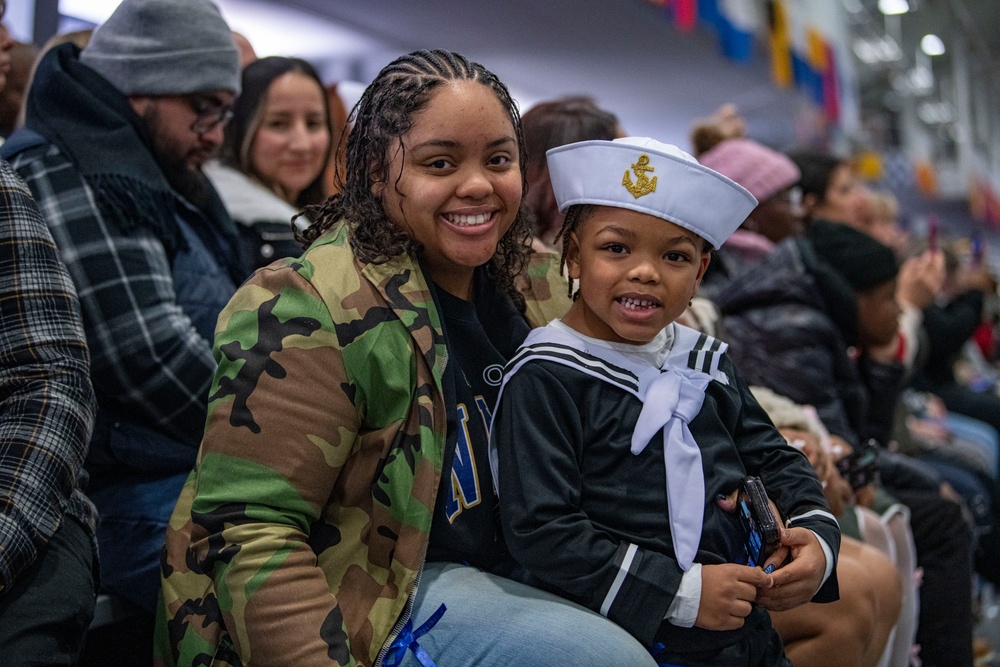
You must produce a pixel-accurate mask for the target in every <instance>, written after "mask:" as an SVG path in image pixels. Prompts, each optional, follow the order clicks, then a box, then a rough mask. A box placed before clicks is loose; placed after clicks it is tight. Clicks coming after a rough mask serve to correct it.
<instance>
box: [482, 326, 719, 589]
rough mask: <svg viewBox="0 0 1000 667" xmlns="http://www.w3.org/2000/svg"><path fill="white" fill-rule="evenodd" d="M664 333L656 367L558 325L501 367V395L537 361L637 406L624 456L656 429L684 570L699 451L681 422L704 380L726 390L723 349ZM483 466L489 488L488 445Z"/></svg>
mask: <svg viewBox="0 0 1000 667" xmlns="http://www.w3.org/2000/svg"><path fill="white" fill-rule="evenodd" d="M667 329H669V331H665V332H663V333H664V335H665V338H664V339H663V341H664V343H665V344H666V345H668V346H669V349H668V351H667V353H666V355H665V357H664V358H663V362H662V363H661V365H660V366H659V367H657V366H655V365H652V364H650V363H649V361H648V355H649V353H650V352H653V353H654V354H656V353H657V350H650V349H637V350H636V353H632V352H630V351H628V350H626V352H627V353H623V352H621V351H619V350H618V349H614V348H613V347H612V345H614V344H613V343H608V342H605V341H595V340H594V339H590V338H587V337H586V336H582V335H581V334H579V333H577V332H576V331H574V330H572V329H570V328H569V327H567V326H565V325H564V324H562V323H561V322H558V323H556V322H553V323H551V324H549V325H548V326H545V327H542V328H540V329H535V330H533V331H532V332H531V333H529V334H528V337H527V338H526V339H525V341H524V344H523V345H521V347H520V349H519V350H518V352H517V354H515V355H514V358H513V359H511V360H510V362H509V363H508V364H507V367H506V369H505V372H504V379H503V384H501V386H500V395H501V396H502V395H503V389H504V387H505V386H506V385H507V381H508V380H509V379H510V377H511V376H512V375H513V374H514V373H516V372H517V371H518V369H520V368H521V366H523V365H524V364H526V363H528V362H529V361H532V360H540V359H542V360H546V361H552V362H555V363H560V364H563V365H566V366H571V367H574V368H576V369H578V370H580V371H581V372H583V373H586V374H588V375H591V376H593V377H595V378H598V379H600V380H603V381H605V382H610V383H611V384H614V385H616V386H619V387H621V388H622V389H625V390H626V391H628V392H629V393H631V394H633V395H634V396H635V397H636V398H638V399H639V400H640V401H642V404H643V405H642V410H641V411H640V413H639V419H638V420H637V421H636V424H635V428H634V430H633V432H632V446H631V451H632V453H633V454H635V455H638V454H640V453H642V452H643V450H645V449H646V446H647V445H648V444H649V441H650V440H651V439H652V438H653V436H654V435H656V433H657V432H658V431H661V430H662V431H663V458H664V463H665V467H666V473H667V484H666V486H667V506H668V509H669V519H670V532H671V537H672V540H673V543H674V552H675V556H676V558H677V562H678V564H679V565H680V567H681V569H682V570H684V571H687V570H688V569H689V568H690V567H691V564H692V563H693V562H694V557H695V556H696V555H697V553H698V545H699V543H700V542H701V529H702V522H703V519H704V510H705V476H704V471H703V469H702V465H701V450H700V449H699V448H698V443H697V442H695V440H694V436H692V435H691V431H690V429H689V428H688V423H689V422H690V421H691V420H692V419H694V417H695V415H697V414H698V412H699V411H700V410H701V405H702V403H703V401H704V399H705V389H706V388H707V387H708V383H709V382H711V381H712V380H716V381H718V382H721V383H722V384H729V379H728V378H727V377H726V374H725V373H723V372H722V371H720V370H719V360H720V359H721V358H722V355H723V353H725V351H726V349H727V347H728V346H727V345H726V344H725V343H723V342H722V341H720V340H717V339H715V338H712V337H711V336H707V335H705V334H703V333H700V332H698V331H695V330H693V329H689V328H688V327H685V326H682V325H680V324H677V323H672V324H670V325H669V326H668V327H667ZM668 341H672V344H670V343H669V342H668ZM637 347H638V346H637ZM661 349H662V348H661ZM658 356H659V355H658ZM497 400H498V402H499V397H498V399H497ZM494 414H495V413H494ZM490 464H491V467H492V468H493V479H494V484H496V479H497V461H496V447H495V446H494V445H493V444H492V443H491V444H490ZM497 492H498V494H499V489H498V490H497Z"/></svg>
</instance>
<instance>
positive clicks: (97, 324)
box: [3, 0, 247, 632]
mask: <svg viewBox="0 0 1000 667" xmlns="http://www.w3.org/2000/svg"><path fill="white" fill-rule="evenodd" d="M239 82H240V78H239V56H238V53H237V50H236V47H235V46H234V45H233V39H232V34H231V32H230V30H229V27H228V26H227V25H226V23H225V21H224V20H223V18H222V16H221V15H220V14H219V11H218V9H216V7H215V5H213V4H212V3H211V2H210V1H209V0H125V1H124V2H122V3H121V5H119V7H118V9H117V10H115V12H114V14H112V16H111V17H110V18H109V19H108V21H107V22H106V23H105V24H104V25H103V26H101V27H100V28H98V29H97V31H96V32H95V33H94V36H93V38H92V40H91V41H90V43H89V45H88V46H87V48H86V49H84V50H83V51H82V52H80V50H79V49H78V48H77V47H76V46H74V45H72V44H63V45H60V46H58V47H56V48H54V49H52V50H51V51H49V52H48V53H47V54H46V55H45V56H44V58H43V59H42V61H41V63H40V65H39V67H38V71H37V74H36V78H35V80H34V82H33V84H32V86H31V92H30V94H29V99H28V105H27V117H26V127H25V129H24V130H22V131H19V132H17V133H15V134H14V135H12V136H11V137H10V139H8V141H7V143H6V144H5V145H4V147H3V156H4V157H5V158H6V159H8V160H9V161H10V163H11V165H12V166H13V167H14V168H15V169H16V170H17V171H18V172H19V173H20V175H21V176H22V177H23V178H24V180H25V181H26V182H27V183H28V186H29V187H30V188H31V191H32V193H33V195H34V197H35V199H36V200H37V201H38V204H39V208H40V209H41V212H42V215H43V217H44V218H45V222H46V223H47V225H48V227H49V229H50V230H51V231H52V235H53V237H54V238H55V241H56V246H57V247H58V249H59V253H60V256H61V258H62V260H63V261H64V262H65V263H66V265H67V267H68V268H69V272H70V275H71V277H72V279H73V282H74V283H75V285H76V289H77V291H78V293H79V296H80V304H81V309H82V312H83V322H84V328H85V333H86V338H87V345H88V347H89V349H90V354H91V377H92V380H93V384H94V389H95V393H96V395H97V402H98V414H97V420H96V424H95V427H94V435H93V437H92V439H91V442H90V451H89V454H88V457H87V460H86V469H87V471H88V472H89V473H90V485H89V487H88V489H87V494H88V496H89V497H90V498H91V499H92V500H93V501H94V503H95V504H96V505H97V508H98V511H99V513H100V523H99V525H98V541H99V544H100V556H101V591H102V592H104V593H112V594H115V595H117V596H119V597H124V598H126V599H128V600H129V601H131V602H132V603H134V605H136V606H137V607H138V608H140V609H141V610H143V612H145V614H147V616H146V617H144V618H148V619H150V621H149V625H148V626H144V627H143V628H141V629H137V630H135V632H146V631H147V629H150V630H151V627H152V622H151V618H152V613H153V610H154V606H155V601H156V591H157V590H158V587H159V551H160V548H161V546H162V543H163V535H164V531H165V526H166V522H167V519H168V517H169V515H170V512H171V510H172V508H173V505H174V502H175V501H176V498H177V495H178V494H179V492H180V488H181V486H182V485H183V482H184V479H185V476H186V475H187V473H188V471H189V470H190V469H191V467H192V466H193V463H194V460H195V455H196V453H197V448H198V445H199V442H200V440H201V436H202V430H203V427H204V421H205V413H206V397H207V396H208V391H209V385H210V383H211V380H212V375H213V372H214V369H215V363H214V361H213V358H212V349H211V345H212V336H213V331H214V328H215V320H216V317H217V315H218V313H219V311H220V310H221V309H222V307H223V306H224V305H225V304H226V303H227V301H228V300H229V298H230V297H231V296H232V294H233V292H234V291H235V285H237V284H239V283H240V282H242V280H243V279H244V278H245V277H246V275H247V271H246V270H245V269H244V267H243V263H242V262H241V260H240V258H239V257H238V256H237V251H236V248H237V247H238V246H237V243H236V234H237V233H236V230H235V227H234V226H233V223H232V221H231V220H230V219H229V217H228V215H227V214H226V213H225V210H224V208H223V206H222V204H221V202H220V200H219V198H218V196H217V195H216V193H215V191H214V190H213V189H212V187H211V185H210V184H209V182H208V180H207V179H206V178H205V176H204V175H203V174H202V171H201V168H202V165H203V164H204V163H205V161H206V160H208V159H209V158H210V157H211V156H212V155H213V153H214V152H215V151H216V149H217V148H218V146H219V145H220V144H221V143H222V131H223V126H224V125H225V123H226V121H227V120H229V118H230V116H231V113H232V112H231V107H232V104H233V100H234V98H235V96H236V95H237V94H238V92H239Z"/></svg>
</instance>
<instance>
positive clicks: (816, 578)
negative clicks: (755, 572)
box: [702, 528, 826, 611]
mask: <svg viewBox="0 0 1000 667" xmlns="http://www.w3.org/2000/svg"><path fill="white" fill-rule="evenodd" d="M781 544H782V546H783V547H787V548H788V549H789V551H790V553H791V555H792V562H790V563H788V564H787V565H785V566H784V567H781V568H779V569H777V570H775V571H774V572H773V573H772V574H771V576H770V579H771V583H772V585H771V586H770V587H769V588H768V587H765V588H761V590H760V593H759V595H758V596H757V602H758V603H760V604H761V605H763V606H764V607H765V608H766V609H769V610H770V611H786V610H788V609H794V608H795V607H798V606H799V605H801V604H805V603H806V602H809V600H811V599H812V596H813V595H815V593H816V590H817V589H818V588H819V585H820V582H821V581H822V579H823V573H824V572H825V571H826V557H825V555H824V554H823V547H821V546H820V545H819V539H817V537H816V535H815V534H814V533H813V532H812V531H811V530H807V529H805V528H787V529H783V530H782V531H781ZM779 551H783V549H779ZM776 556H777V554H776V555H775V556H772V557H771V558H770V559H768V563H771V562H772V561H773V559H774V558H775V557H776ZM702 577H704V568H702ZM703 588H704V585H703Z"/></svg>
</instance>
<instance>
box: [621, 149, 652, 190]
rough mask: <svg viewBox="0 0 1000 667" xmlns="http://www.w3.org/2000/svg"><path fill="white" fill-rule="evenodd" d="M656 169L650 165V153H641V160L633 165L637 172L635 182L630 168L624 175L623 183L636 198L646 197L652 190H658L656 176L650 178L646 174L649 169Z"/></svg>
mask: <svg viewBox="0 0 1000 667" xmlns="http://www.w3.org/2000/svg"><path fill="white" fill-rule="evenodd" d="M655 169H656V168H655V167H650V166H649V156H648V155H645V154H643V155H640V156H639V161H638V162H636V163H635V164H633V165H632V171H634V172H635V182H634V183H633V182H632V176H631V175H630V174H629V173H628V169H626V170H625V175H624V176H622V185H624V186H625V189H626V190H628V191H629V192H630V193H631V194H632V196H633V197H635V198H636V199H638V198H639V197H644V196H646V195H648V194H649V193H650V192H656V176H653V178H650V177H649V176H647V175H646V172H647V171H655Z"/></svg>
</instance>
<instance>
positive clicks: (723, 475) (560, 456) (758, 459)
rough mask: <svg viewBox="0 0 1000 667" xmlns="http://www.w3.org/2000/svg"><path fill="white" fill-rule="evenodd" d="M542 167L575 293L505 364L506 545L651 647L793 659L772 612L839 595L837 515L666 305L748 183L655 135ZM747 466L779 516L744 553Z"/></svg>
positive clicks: (678, 656) (685, 298) (586, 149)
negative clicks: (766, 548) (740, 507)
mask: <svg viewBox="0 0 1000 667" xmlns="http://www.w3.org/2000/svg"><path fill="white" fill-rule="evenodd" d="M548 166H549V172H550V174H551V177H552V184H553V190H554V193H555V196H556V199H557V201H558V203H559V208H560V210H562V211H564V212H565V213H566V218H565V221H564V224H563V228H562V231H561V236H562V238H563V257H564V260H565V263H566V266H567V269H568V273H569V277H570V278H571V279H573V280H574V281H579V291H578V293H577V294H576V295H575V296H576V299H575V301H574V302H573V305H572V307H571V308H570V310H569V312H568V313H567V314H566V315H565V316H564V317H562V318H561V319H557V320H554V321H553V322H551V323H550V324H549V325H548V326H546V327H543V328H540V329H535V330H534V331H533V332H532V333H531V334H529V336H528V338H527V339H526V340H525V343H524V344H523V345H522V346H521V348H520V350H519V352H518V353H517V354H516V355H515V356H514V357H513V358H512V359H511V361H510V362H509V363H508V365H507V368H506V370H505V377H504V381H503V384H502V386H501V395H500V398H499V399H498V403H497V408H496V410H495V414H494V419H493V430H492V433H491V460H492V463H493V467H494V477H495V479H496V482H497V484H498V494H499V500H500V523H501V525H502V527H503V533H504V537H505V539H506V541H507V546H508V549H509V550H510V553H511V555H512V556H513V557H514V559H515V560H516V561H517V562H518V563H519V564H520V565H521V566H522V567H523V568H525V569H526V570H527V571H528V572H529V573H530V575H531V576H533V577H536V578H538V579H540V580H541V581H542V582H543V583H544V584H545V585H546V586H547V587H550V588H553V589H554V590H556V591H557V592H559V593H560V594H562V595H564V596H566V597H567V598H569V599H570V600H573V601H575V602H577V603H579V604H582V605H583V606H585V607H589V608H590V609H593V610H595V611H598V612H599V613H601V614H602V615H604V616H607V617H608V618H610V619H611V620H613V621H615V622H616V623H618V624H620V625H621V626H622V627H623V628H625V629H626V630H627V631H628V632H630V633H631V634H632V635H633V636H635V637H636V638H637V639H639V641H640V642H642V643H643V644H644V645H645V646H648V647H650V651H651V652H652V653H653V654H654V655H655V656H656V659H657V661H658V662H660V663H661V664H662V663H669V664H682V665H719V664H726V665H775V666H785V665H790V664H791V663H790V662H789V661H788V658H787V657H786V656H785V653H784V649H783V647H782V643H781V639H780V637H779V636H778V634H777V633H776V632H775V631H774V629H773V628H772V627H771V623H770V620H769V617H768V613H767V611H766V610H768V609H772V610H782V609H791V608H794V607H796V606H798V605H801V604H804V603H806V602H808V601H810V600H814V601H817V602H820V601H831V600H835V599H836V598H837V595H838V592H837V577H836V574H835V566H836V554H837V550H838V547H839V543H840V532H839V528H838V526H837V522H836V520H835V519H834V518H833V516H832V515H831V514H830V511H829V508H828V506H827V504H826V500H825V499H824V497H823V491H822V488H821V485H820V483H819V480H818V479H817V478H816V475H815V473H814V472H813V470H812V468H811V466H810V465H809V462H808V460H807V459H806V457H805V456H803V455H802V453H801V452H799V451H797V450H795V449H793V448H791V447H790V446H789V445H788V444H787V442H786V441H785V439H784V438H783V437H782V436H781V435H780V434H779V433H778V431H777V430H776V429H775V428H774V426H773V425H772V424H771V422H770V421H769V420H768V419H767V416H766V414H765V413H764V412H763V410H761V408H760V406H759V405H758V404H757V402H756V400H754V398H753V396H752V395H751V394H750V392H749V390H748V389H747V387H746V384H745V383H744V382H743V380H742V379H741V377H740V373H739V371H738V370H737V369H736V367H735V366H734V365H733V363H732V361H731V360H730V359H729V357H728V356H727V355H726V344H725V343H723V342H721V341H719V340H716V339H714V338H711V337H709V336H706V335H704V334H701V333H699V332H697V331H694V330H693V329H689V328H687V327H685V326H682V325H680V324H678V323H677V322H676V320H677V318H678V317H679V316H680V315H681V314H682V313H683V312H684V310H685V308H686V307H687V306H688V303H689V300H690V299H691V298H692V297H693V296H694V294H695V292H696V291H697V289H698V283H699V281H700V279H701V278H702V276H703V275H704V273H705V269H706V268H707V266H708V263H709V254H710V251H711V249H712V248H713V247H715V248H717V247H718V246H719V245H721V244H722V242H723V241H724V240H725V239H726V238H727V237H728V236H729V234H731V233H732V232H733V230H734V229H735V228H736V227H737V226H738V225H739V224H740V222H742V221H743V219H744V218H746V216H747V214H749V213H750V211H752V210H753V209H754V208H755V207H756V205H757V200H756V199H754V197H753V196H752V195H750V193H749V192H748V191H746V190H745V189H743V188H742V187H741V186H739V185H737V184H736V183H734V182H732V181H730V180H729V179H727V178H725V177H723V176H722V175H720V174H718V173H716V172H714V171H712V170H710V169H708V168H707V167H702V166H701V165H699V164H697V162H695V161H694V158H692V157H691V156H689V155H687V154H686V153H684V152H682V151H680V150H679V149H677V148H676V147H674V146H669V145H666V144H662V143H660V142H658V141H655V140H653V139H648V138H637V137H627V138H623V139H618V140H615V141H584V142H579V143H575V144H570V145H568V146H563V147H560V148H555V149H552V150H550V151H549V152H548ZM704 202H711V206H706V205H704ZM747 475H756V476H759V477H760V478H761V480H763V483H764V485H765V486H766V488H767V492H768V494H769V495H770V497H771V499H772V500H773V501H774V504H775V505H776V507H777V509H778V510H779V512H780V513H781V515H782V518H783V519H784V526H783V527H782V528H781V530H780V543H781V548H780V549H778V551H777V552H775V553H774V554H773V555H771V556H770V557H769V558H766V559H765V561H764V562H761V563H759V564H758V566H756V567H754V566H750V565H748V564H747V557H746V546H745V544H746V537H747V535H746V531H745V529H744V526H743V525H742V523H741V519H740V516H739V514H738V513H737V512H735V511H733V510H734V509H735V503H733V496H734V495H735V492H736V491H737V490H738V489H739V488H740V486H741V483H742V482H743V481H744V478H745V477H746V476H747ZM759 509H760V510H761V512H762V515H764V514H766V511H767V505H766V503H761V506H759Z"/></svg>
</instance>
